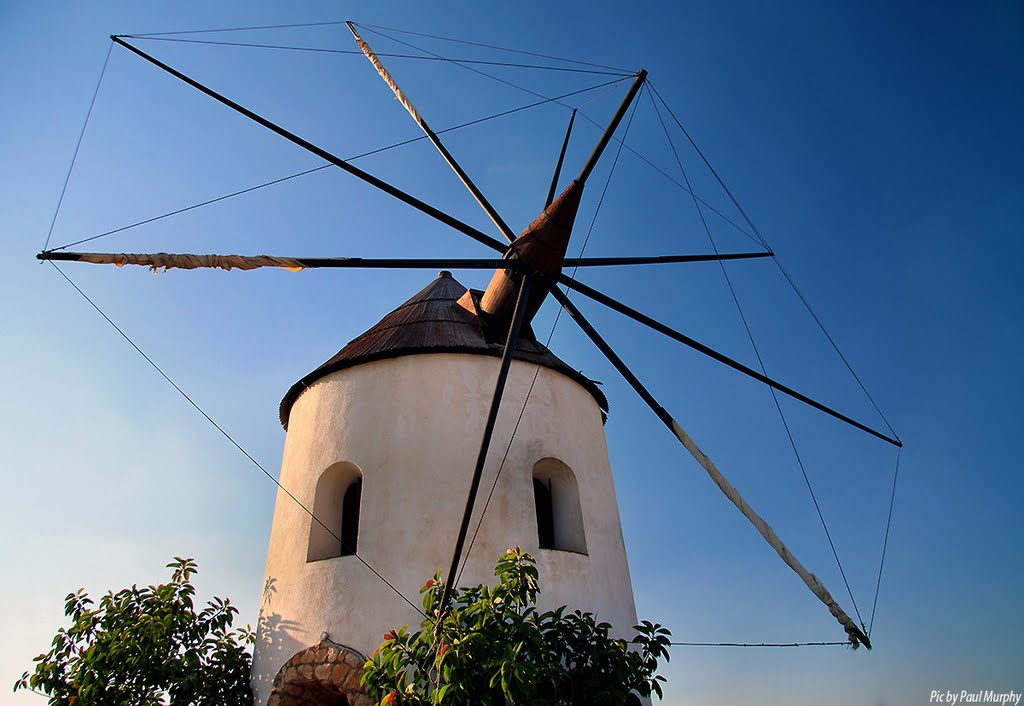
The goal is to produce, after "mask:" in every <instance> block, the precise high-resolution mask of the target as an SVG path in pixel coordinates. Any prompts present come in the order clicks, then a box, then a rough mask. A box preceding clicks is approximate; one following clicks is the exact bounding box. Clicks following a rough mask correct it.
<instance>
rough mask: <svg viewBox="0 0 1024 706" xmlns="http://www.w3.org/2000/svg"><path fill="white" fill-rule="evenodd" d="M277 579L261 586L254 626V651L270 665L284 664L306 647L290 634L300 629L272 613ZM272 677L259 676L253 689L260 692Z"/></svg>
mask: <svg viewBox="0 0 1024 706" xmlns="http://www.w3.org/2000/svg"><path fill="white" fill-rule="evenodd" d="M276 584H277V579H275V578H274V577H272V576H271V577H267V580H266V582H265V583H264V584H263V600H262V602H261V607H260V617H259V621H258V622H257V624H256V651H257V652H259V654H260V658H261V659H265V660H268V661H269V662H270V663H271V664H284V663H285V662H286V661H287V660H288V659H290V658H291V656H292V655H294V654H295V653H296V652H298V651H300V650H302V649H303V648H304V647H306V645H303V644H302V643H300V642H299V641H298V640H297V639H295V638H294V637H292V634H293V633H294V632H295V631H296V630H297V629H298V628H299V627H300V625H299V624H298V623H297V622H296V621H294V620H285V619H284V618H283V617H282V616H281V614H280V613H274V612H272V609H271V605H272V603H273V600H274V594H275V593H277V587H276ZM273 678H274V677H273V676H272V675H265V674H260V675H258V676H257V677H256V680H255V681H254V683H253V689H254V690H258V691H262V690H263V687H264V682H267V681H272V680H273Z"/></svg>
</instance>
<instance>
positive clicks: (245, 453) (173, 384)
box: [48, 260, 427, 617]
mask: <svg viewBox="0 0 1024 706" xmlns="http://www.w3.org/2000/svg"><path fill="white" fill-rule="evenodd" d="M48 262H49V263H50V264H51V265H53V268H54V269H55V270H57V272H59V273H60V275H61V277H63V278H64V279H65V280H66V281H67V283H68V284H70V285H71V286H72V287H73V288H74V289H75V291H76V292H78V293H79V294H81V295H82V297H83V298H84V299H85V300H86V301H87V302H89V304H90V306H92V308H93V309H95V310H96V312H97V313H98V314H99V315H100V316H102V317H103V318H104V319H105V320H106V322H107V323H108V324H110V325H111V326H112V327H113V328H114V330H115V331H117V332H118V333H119V334H121V338H123V339H124V340H126V341H127V342H128V344H129V345H130V346H131V347H132V348H134V349H135V351H136V352H137V353H138V354H139V355H141V356H142V357H143V358H144V359H145V361H146V362H147V363H149V365H150V366H151V367H152V368H153V369H154V370H156V371H157V373H159V374H160V377H162V378H163V379H164V380H165V381H166V382H167V383H168V384H169V385H170V386H171V387H173V388H174V389H175V390H177V391H178V394H180V395H181V396H182V397H184V398H185V400H186V401H187V402H188V403H189V404H190V405H192V406H193V407H194V408H195V410H196V411H197V412H199V414H201V415H203V417H204V418H205V419H206V421H208V422H209V423H210V424H212V425H213V427H214V428H215V429H216V430H217V431H219V432H220V433H221V435H223V436H224V438H225V439H227V440H228V441H229V442H231V445H232V446H234V447H235V448H236V449H238V450H239V451H240V452H241V453H242V455H243V456H245V457H246V458H247V459H249V460H250V461H251V462H252V463H253V465H255V466H256V468H258V469H260V470H261V471H262V472H263V475H265V476H266V477H267V478H269V479H270V480H271V482H273V483H274V485H276V486H277V487H278V489H279V490H281V492H283V493H284V494H285V495H287V496H288V497H289V498H291V499H292V501H294V502H295V504H296V505H298V506H299V507H300V508H302V510H303V511H304V512H305V513H306V514H307V515H309V516H310V518H312V520H313V521H314V522H316V523H317V524H318V525H320V526H321V527H322V528H323V529H324V530H326V531H327V533H328V534H329V535H331V536H332V537H334V538H335V539H336V540H338V542H341V537H339V536H338V535H337V534H335V533H334V532H333V531H332V530H331V528H330V527H328V526H327V525H325V524H324V523H323V521H321V520H320V518H319V517H317V516H316V515H314V514H313V512H312V511H311V510H310V509H309V508H308V507H306V506H305V505H304V504H303V503H302V502H301V501H300V500H299V499H298V498H297V497H295V496H294V495H293V494H292V492H291V491H290V490H288V489H287V488H285V487H284V486H283V485H282V484H281V482H280V481H279V480H278V479H277V478H275V477H274V476H273V475H272V474H271V473H270V472H269V471H268V470H267V469H266V468H264V466H263V464H261V463H260V462H259V461H257V460H256V459H255V458H254V457H253V456H252V454H250V453H249V452H248V451H246V450H245V449H244V448H243V447H242V445H241V444H239V443H238V442H237V441H235V439H234V437H232V436H231V434H229V433H228V432H227V431H226V430H225V429H224V427H222V426H221V425H220V424H218V423H217V422H216V421H215V420H214V419H213V417H211V416H210V415H209V414H207V413H206V411H205V410H204V409H203V408H202V407H200V406H199V405H198V404H197V403H196V401H195V400H193V399H192V398H191V397H190V396H189V395H188V393H186V392H185V391H184V390H183V389H181V387H179V386H178V384H177V383H176V382H174V380H172V379H171V378H170V376H169V375H168V374H167V373H165V372H164V371H163V369H162V368H161V367H160V366H159V365H157V364H156V362H155V361H154V360H153V359H152V358H150V357H149V356H148V355H147V354H146V352H145V351H143V350H142V349H141V348H139V346H138V344H136V343H135V341H133V340H132V339H131V338H130V337H129V336H128V334H126V333H125V332H124V330H123V329H121V327H120V326H118V325H117V324H116V323H114V321H113V319H111V318H110V317H109V316H107V314H106V313H105V312H104V311H103V309H101V308H100V307H99V305H97V304H96V302H94V301H93V300H92V299H91V298H90V297H89V295H88V294H86V293H85V292H84V291H82V289H81V288H80V287H79V286H78V285H77V284H75V282H74V281H73V280H72V279H71V278H70V277H69V276H68V275H67V273H65V272H64V270H62V269H61V268H59V267H58V266H57V265H56V263H54V262H53V261H52V260H49V261H48ZM354 556H355V557H356V558H357V559H358V560H359V561H360V562H361V563H362V564H363V566H365V567H366V568H367V569H369V570H370V571H371V572H372V573H373V574H374V575H375V576H376V577H377V578H379V579H380V580H381V581H383V582H384V583H385V584H387V586H388V587H389V588H390V589H391V590H392V591H394V592H395V593H397V594H398V595H399V597H401V599H402V600H403V601H405V602H406V603H408V604H409V605H410V606H412V608H413V610H415V611H416V612H417V613H419V614H420V615H422V616H423V617H427V616H426V615H425V614H424V613H423V610H422V609H421V608H419V607H418V606H417V605H416V604H415V603H413V602H412V601H411V600H409V599H408V598H406V596H405V594H404V593H402V592H401V591H400V590H398V588H397V587H395V585H394V584H392V583H391V582H390V581H388V580H387V579H386V578H384V576H382V575H381V574H380V572H379V571H377V570H376V569H375V568H373V566H371V565H370V564H369V562H367V561H366V560H365V559H364V558H363V557H361V556H359V554H358V553H357V554H355V555H354Z"/></svg>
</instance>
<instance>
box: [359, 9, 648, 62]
mask: <svg viewBox="0 0 1024 706" xmlns="http://www.w3.org/2000/svg"><path fill="white" fill-rule="evenodd" d="M352 24H354V25H356V26H357V27H365V28H367V29H370V28H373V29H386V30H387V31H389V32H398V33H399V34H411V35H414V36H416V37H426V38H428V39H439V40H441V41H445V42H454V43H456V44H466V45H469V46H474V47H483V48H485V49H496V50H498V51H507V52H510V53H512V54H523V55H525V56H536V57H539V58H541V59H552V60H554V61H564V62H567V63H570V64H580V65H583V66H594V67H597V68H599V69H611V70H612V71H621V72H623V73H630V72H628V71H626V69H621V68H619V67H617V66H607V65H605V64H595V63H593V62H590V61H580V60H578V59H566V58H564V57H560V56H552V55H550V54H539V53H537V52H532V51H524V50H522V49H509V48H508V47H499V46H496V45H493V44H483V43H481V42H471V41H468V40H465V39H455V38H454V37H443V36H440V35H436V34H424V33H422V32H410V31H409V30H405V29H397V28H395V27H382V26H380V25H367V24H363V23H362V22H353V23H352Z"/></svg>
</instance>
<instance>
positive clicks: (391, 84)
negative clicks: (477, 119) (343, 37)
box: [345, 22, 516, 243]
mask: <svg viewBox="0 0 1024 706" xmlns="http://www.w3.org/2000/svg"><path fill="white" fill-rule="evenodd" d="M345 24H347V25H348V29H349V31H350V32H352V36H353V37H354V38H355V40H356V44H357V45H358V46H359V49H360V50H361V51H362V52H363V54H365V55H366V58H367V59H369V60H370V63H371V64H373V68H375V69H377V73H378V74H380V77H381V78H382V79H384V83H386V84H387V85H388V88H390V89H391V91H392V93H394V94H395V98H397V99H398V102H399V103H401V104H402V106H403V107H404V108H405V109H406V110H407V111H408V113H409V115H410V116H411V117H412V119H413V120H414V121H415V122H416V124H417V125H419V126H420V129H421V130H423V133H424V134H425V135H426V136H427V139H429V140H430V141H431V142H432V143H433V145H434V147H436V148H437V151H438V152H440V153H441V156H442V157H443V158H444V161H446V162H447V163H448V166H449V167H451V168H452V171H454V172H455V174H456V175H458V177H459V179H460V180H461V181H462V183H463V184H464V185H465V187H466V188H467V189H468V190H469V193H471V194H472V195H473V198H474V199H476V201H477V203H479V204H480V207H481V208H483V210H484V212H486V213H487V217H488V218H490V219H491V220H492V221H493V222H494V225H496V226H497V227H498V230H500V231H501V233H502V235H504V236H505V238H506V239H507V240H508V241H509V242H510V243H511V242H512V241H513V240H515V237H516V236H515V233H513V232H512V229H511V228H509V226H508V224H507V223H505V221H504V220H503V219H502V217H501V216H500V215H498V212H497V211H496V210H494V206H492V205H491V203H490V202H489V201H488V200H487V198H486V197H485V196H484V195H483V193H481V192H480V189H478V188H477V186H476V184H474V183H473V180H472V179H470V178H469V175H468V174H466V172H465V171H464V170H463V169H462V167H461V166H459V163H458V162H456V161H455V157H453V156H452V155H451V153H450V152H449V151H448V149H447V148H446V147H445V146H444V144H443V143H442V142H441V138H439V137H438V136H437V133H435V132H434V131H433V130H432V129H431V127H430V126H429V125H428V124H427V121H426V120H424V119H423V116H422V115H420V112H419V111H418V110H416V106H415V105H413V103H412V101H411V100H409V97H408V96H406V95H405V92H404V91H402V89H401V87H400V86H399V85H398V82H397V81H395V79H394V78H393V77H392V76H391V74H390V73H389V72H388V70H387V69H386V68H385V67H384V64H383V63H381V60H380V58H378V56H377V55H376V54H375V53H374V52H373V49H371V48H370V45H369V44H367V43H366V41H364V40H363V38H362V37H361V36H359V32H357V31H356V28H355V26H354V25H353V24H352V23H351V22H346V23H345Z"/></svg>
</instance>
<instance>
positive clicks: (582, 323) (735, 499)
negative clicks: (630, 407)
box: [550, 286, 871, 649]
mask: <svg viewBox="0 0 1024 706" xmlns="http://www.w3.org/2000/svg"><path fill="white" fill-rule="evenodd" d="M550 291H551V295H552V296H553V297H555V299H556V300H558V302H559V303H560V304H562V306H564V307H565V310H566V312H567V313H568V314H569V316H571V317H572V319H573V321H575V322H576V323H577V324H578V325H579V327H580V328H581V329H582V330H583V332H584V333H585V334H586V335H587V337H588V338H590V340H591V341H592V342H593V343H594V345H596V346H597V347H598V349H599V350H600V351H601V353H603V354H604V356H605V357H606V358H607V359H608V361H609V362H610V363H611V364H612V365H613V366H614V367H615V369H616V370H617V371H618V372H619V374H620V375H622V377H623V378H625V380H626V382H628V383H629V384H630V386H631V387H632V388H633V389H634V390H635V391H636V393H637V394H638V395H639V396H640V398H641V399H643V401H644V402H645V403H647V406H648V407H650V408H651V410H652V411H653V412H654V413H655V414H656V415H657V416H658V418H659V419H660V420H661V421H662V423H663V424H665V426H666V427H668V428H669V430H670V431H671V432H672V434H673V435H674V436H675V437H676V439H678V440H679V442H680V443H681V444H682V445H683V446H684V447H685V448H686V450H687V451H689V452H690V454H691V455H692V456H693V457H694V458H695V459H696V460H697V462H698V463H699V464H700V465H701V467H702V468H703V469H704V470H705V471H706V472H707V474H708V475H709V476H710V477H711V480H712V481H713V482H714V483H715V485H717V486H718V488H719V490H721V491H722V493H723V494H724V495H725V496H726V497H727V498H728V499H729V501H730V502H731V503H732V504H733V505H735V506H736V508H737V509H738V510H739V511H740V512H741V513H743V516H744V517H746V518H747V520H749V521H750V523H751V524H752V525H754V527H755V529H757V531H758V532H759V533H760V534H761V536H762V537H764V539H765V541H766V542H768V544H769V545H771V547H772V549H774V550H775V551H776V553H778V555H779V557H780V558H781V559H782V561H783V562H785V564H786V565H787V566H788V567H789V568H790V569H792V570H793V571H794V572H795V573H796V574H797V575H798V576H799V577H800V579H801V580H802V581H803V582H804V584H806V586H807V588H809V589H810V590H811V592H812V593H813V594H814V595H815V596H816V597H817V598H818V600H820V601H821V602H822V603H824V604H825V606H826V607H827V608H828V610H829V612H830V613H831V614H832V616H833V617H834V618H835V619H836V620H837V621H839V623H840V624H841V625H842V626H843V629H844V630H845V631H846V634H847V636H848V638H849V640H850V644H851V645H853V646H854V647H857V646H858V645H860V644H864V645H865V646H866V647H867V648H868V649H871V642H870V640H869V639H868V638H867V636H866V635H865V634H864V632H863V631H862V630H861V629H860V628H859V627H857V624H856V623H854V622H853V620H852V619H851V618H850V616H848V615H847V614H846V612H845V611H844V610H843V609H842V608H841V607H840V606H839V604H838V603H836V601H835V599H834V598H833V597H832V595H831V594H830V593H829V592H828V590H827V589H826V588H825V586H824V585H823V584H822V583H821V581H819V580H818V578H817V577H816V576H815V575H814V574H812V573H811V572H809V571H808V570H807V569H806V568H804V566H803V564H801V563H800V562H799V561H798V560H797V558H796V557H795V556H793V554H792V552H790V551H789V549H788V548H787V547H786V545H785V544H783V543H782V540H781V539H779V537H778V535H777V534H775V531H774V530H772V528H771V527H770V526H769V525H768V523H767V522H765V521H764V520H763V519H762V518H761V516H760V515H758V514H757V512H755V511H754V509H753V508H752V507H750V504H749V503H747V501H746V500H744V499H743V496H742V495H740V493H739V491H738V490H736V488H735V487H734V486H733V485H732V484H731V483H730V482H729V481H728V480H727V479H726V478H725V476H724V475H722V473H721V471H719V470H718V468H717V466H715V464H714V463H713V462H712V461H711V459H710V458H708V456H707V454H705V453H704V452H703V451H701V450H700V448H699V447H698V446H697V444H696V443H694V441H693V439H691V438H690V436H689V435H688V434H687V433H686V432H685V431H684V430H683V428H682V427H681V426H680V425H679V423H678V422H677V421H676V420H675V419H673V418H672V415H670V414H669V413H668V411H667V410H666V409H665V408H664V407H662V406H661V405H660V404H659V403H658V401H657V400H656V399H654V396H653V395H652V394H651V393H650V391H649V390H648V389H647V388H646V387H645V386H644V384H643V383H642V382H640V380H639V379H638V378H637V377H636V375H634V374H633V372H632V371H631V370H630V369H629V367H628V366H626V364H625V363H624V362H623V361H622V359H621V358H620V357H619V356H618V354H616V353H615V351H613V350H612V348H611V346H609V345H608V343H607V342H606V341H605V340H604V338H602V337H601V335H600V334H599V333H598V332H597V330H596V329H594V327H593V325H592V324H591V323H590V322H589V321H588V320H587V319H586V317H584V316H583V314H582V313H581V312H580V310H579V309H577V308H576V305H575V304H573V303H572V301H571V300H570V299H569V298H568V297H567V296H566V295H565V294H564V293H563V292H562V291H561V290H560V289H558V287H555V286H551V287H550Z"/></svg>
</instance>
